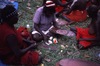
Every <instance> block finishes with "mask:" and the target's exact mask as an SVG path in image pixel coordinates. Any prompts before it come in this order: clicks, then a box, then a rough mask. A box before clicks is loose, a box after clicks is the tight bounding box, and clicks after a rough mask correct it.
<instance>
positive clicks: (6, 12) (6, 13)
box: [0, 5, 18, 21]
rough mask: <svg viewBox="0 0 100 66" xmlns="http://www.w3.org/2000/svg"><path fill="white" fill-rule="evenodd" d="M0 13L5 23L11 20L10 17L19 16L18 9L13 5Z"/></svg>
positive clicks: (7, 6)
mask: <svg viewBox="0 0 100 66" xmlns="http://www.w3.org/2000/svg"><path fill="white" fill-rule="evenodd" d="M0 12H1V19H2V20H3V21H6V20H9V16H18V15H17V11H16V9H15V8H14V7H13V6H12V5H6V7H5V8H3V9H1V11H0Z"/></svg>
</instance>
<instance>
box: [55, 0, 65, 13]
mask: <svg viewBox="0 0 100 66" xmlns="http://www.w3.org/2000/svg"><path fill="white" fill-rule="evenodd" d="M61 1H62V3H66V0H61ZM63 8H64V7H62V6H60V5H57V6H56V12H60V11H62V10H63Z"/></svg>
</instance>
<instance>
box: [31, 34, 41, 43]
mask: <svg viewBox="0 0 100 66" xmlns="http://www.w3.org/2000/svg"><path fill="white" fill-rule="evenodd" d="M33 39H34V40H35V41H36V42H40V41H42V39H43V38H42V36H41V35H40V34H38V33H36V34H34V35H33Z"/></svg>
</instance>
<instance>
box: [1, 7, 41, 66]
mask: <svg viewBox="0 0 100 66" xmlns="http://www.w3.org/2000/svg"><path fill="white" fill-rule="evenodd" d="M1 18H2V22H1V23H0V60H2V62H3V63H5V64H7V65H30V66H31V65H35V64H38V63H39V54H38V53H37V52H35V51H33V50H32V49H33V48H34V47H35V45H36V44H31V45H30V46H26V43H25V42H23V41H22V37H21V35H20V34H19V33H17V30H16V29H15V27H14V24H16V23H17V22H18V13H17V10H16V9H15V8H14V7H13V6H11V5H6V7H4V8H3V9H2V10H1Z"/></svg>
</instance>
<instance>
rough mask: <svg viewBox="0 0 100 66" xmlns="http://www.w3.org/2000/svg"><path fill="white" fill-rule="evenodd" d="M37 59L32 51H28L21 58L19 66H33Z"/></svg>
mask: <svg viewBox="0 0 100 66" xmlns="http://www.w3.org/2000/svg"><path fill="white" fill-rule="evenodd" d="M38 57H39V54H38V53H37V52H34V51H28V52H27V53H26V54H25V55H24V56H23V57H22V58H21V64H25V65H30V66H31V65H33V64H37V63H38V60H37V59H38Z"/></svg>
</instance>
